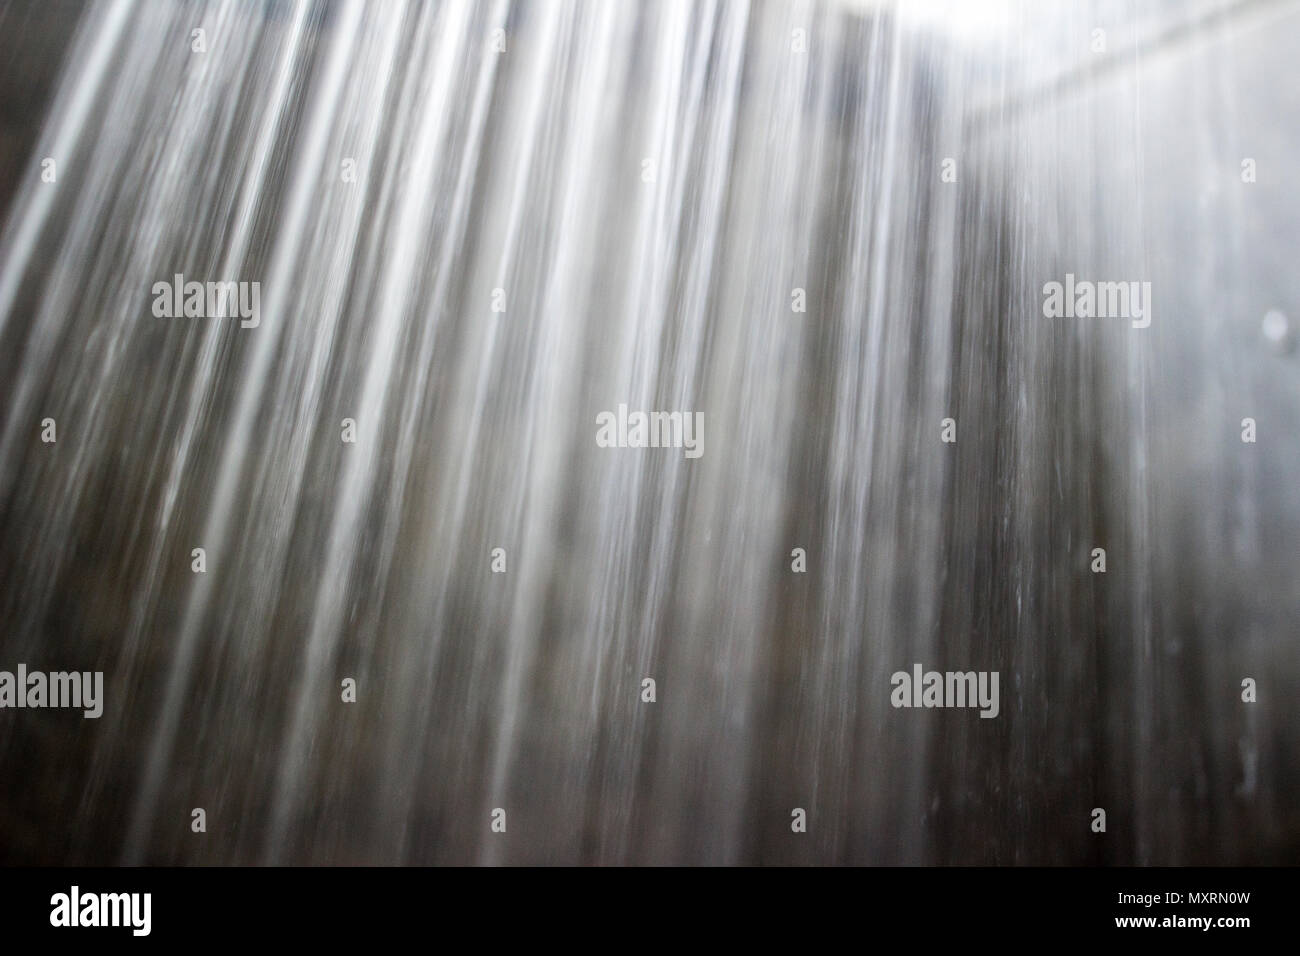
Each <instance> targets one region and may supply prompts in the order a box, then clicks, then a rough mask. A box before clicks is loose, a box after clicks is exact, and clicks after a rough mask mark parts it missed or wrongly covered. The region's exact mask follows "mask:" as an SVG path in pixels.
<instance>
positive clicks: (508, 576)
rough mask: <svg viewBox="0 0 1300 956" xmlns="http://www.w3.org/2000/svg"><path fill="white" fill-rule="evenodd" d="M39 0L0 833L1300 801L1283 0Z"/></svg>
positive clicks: (574, 833) (16, 283)
mask: <svg viewBox="0 0 1300 956" xmlns="http://www.w3.org/2000/svg"><path fill="white" fill-rule="evenodd" d="M34 6H35V4H34V2H21V0H19V2H15V3H12V4H10V5H9V6H8V7H6V8H5V9H4V11H3V12H2V13H0V22H4V23H6V24H7V25H8V26H9V27H10V29H9V30H8V31H5V33H6V35H7V37H8V38H9V39H7V40H6V39H0V50H5V51H7V52H8V53H13V54H14V55H15V56H16V55H17V51H19V50H22V49H25V48H27V45H28V44H29V43H30V42H34V41H33V39H32V38H34V37H45V36H48V35H50V34H58V33H60V32H62V34H63V35H64V37H65V38H66V42H67V48H66V53H64V55H63V56H62V59H61V60H60V59H58V58H57V57H56V58H54V59H53V60H52V61H51V62H49V63H47V64H46V69H47V70H49V71H50V77H49V79H47V80H45V81H42V80H41V78H40V76H39V70H38V69H35V68H34V67H33V64H31V63H30V62H28V63H25V64H24V67H23V73H22V77H21V78H17V77H16V76H15V75H14V74H13V73H12V72H10V73H7V74H4V83H5V84H6V90H11V89H12V88H13V87H14V86H15V84H17V83H19V82H20V79H21V81H22V82H26V83H28V84H29V85H30V88H31V89H33V90H37V89H39V88H41V87H40V84H41V83H42V82H45V83H46V84H47V85H48V88H49V89H50V91H51V92H50V96H49V98H48V100H47V101H46V102H44V103H43V104H40V105H37V104H33V107H34V108H33V109H32V114H31V116H30V117H27V118H24V117H23V116H21V115H20V113H19V111H17V110H7V112H9V113H10V118H11V121H10V122H8V123H7V124H6V130H7V132H6V134H5V135H6V140H7V141H6V144H5V147H6V149H7V150H9V151H10V152H14V151H17V150H19V149H21V150H22V155H23V161H24V164H25V165H24V166H22V167H20V169H21V172H20V174H19V178H18V179H16V180H15V181H14V182H13V184H12V185H11V186H8V187H7V188H8V189H9V195H10V199H9V204H8V216H7V221H6V225H5V230H4V233H3V238H2V239H0V257H2V258H0V323H2V324H0V422H2V424H3V431H2V432H0V615H2V618H0V620H2V621H3V623H2V625H0V627H3V631H2V632H0V668H3V669H9V670H12V669H13V668H14V667H15V666H16V665H17V664H18V663H19V662H25V663H27V665H28V666H29V667H30V668H41V669H46V670H61V669H67V670H82V671H87V670H102V671H104V673H105V688H106V690H105V709H104V714H103V717H102V718H100V719H99V720H97V721H96V720H83V719H82V718H81V716H80V715H79V714H76V713H71V712H68V711H57V710H23V711H18V710H3V711H0V779H2V780H3V781H4V783H3V790H0V858H3V859H5V860H6V861H11V862H54V863H68V862H75V863H100V862H122V861H126V862H203V863H232V862H302V863H361V862H370V863H398V862H402V863H447V862H458V863H459V862H485V863H495V862H510V863H518V862H599V863H624V862H637V863H643V862H644V863H730V862H741V863H755V862H763V863H778V862H779V863H845V862H853V863H932V862H943V863H1013V862H1014V863H1063V862H1072V863H1088V862H1092V863H1128V862H1138V863H1192V862H1216V863H1233V862H1288V861H1289V862H1294V860H1295V854H1296V850H1297V847H1300V819H1298V818H1297V804H1296V800H1295V787H1296V784H1297V778H1298V773H1297V771H1300V759H1298V757H1297V749H1296V747H1295V743H1296V739H1297V731H1298V730H1300V720H1297V717H1296V714H1295V705H1294V702H1295V700H1296V699H1297V691H1298V690H1300V666H1298V664H1297V660H1296V654H1295V651H1294V648H1295V643H1294V641H1295V624H1296V621H1297V619H1300V617H1298V612H1300V587H1298V586H1297V576H1296V560H1295V559H1296V548H1295V540H1296V533H1297V532H1298V531H1300V491H1297V487H1296V483H1295V474H1296V472H1297V466H1300V448H1297V442H1296V436H1297V434H1300V430H1298V426H1300V388H1298V386H1297V379H1296V368H1295V361H1296V359H1295V357H1294V355H1293V354H1292V353H1290V352H1288V351H1287V350H1286V347H1285V346H1286V344H1287V336H1289V335H1290V332H1289V331H1288V332H1286V333H1285V335H1283V336H1282V339H1283V341H1282V342H1281V343H1280V345H1279V344H1278V343H1276V342H1274V343H1273V346H1274V347H1270V344H1269V343H1270V341H1272V339H1276V338H1278V336H1277V335H1273V336H1272V339H1270V337H1269V336H1265V335H1263V334H1261V325H1260V323H1261V320H1262V317H1263V316H1264V314H1265V313H1266V312H1268V311H1269V310H1270V309H1272V310H1279V311H1280V312H1281V313H1283V314H1284V315H1285V314H1286V312H1287V309H1288V308H1289V309H1290V310H1291V314H1292V315H1300V288H1297V282H1298V276H1300V274H1297V273H1296V270H1295V269H1294V262H1293V261H1292V260H1293V259H1294V256H1293V255H1289V254H1288V253H1290V252H1292V251H1293V250H1294V249H1295V248H1297V246H1296V245H1294V244H1293V243H1292V242H1291V240H1293V239H1295V238H1296V232H1297V228H1296V225H1295V222H1296V221H1297V219H1296V216H1295V213H1296V212H1297V199H1296V194H1295V191H1294V185H1293V177H1292V173H1291V172H1290V170H1292V169H1293V168H1294V156H1295V152H1294V151H1291V152H1288V150H1294V149H1295V148H1300V142H1297V141H1296V138H1295V133H1294V132H1293V130H1294V129H1296V128H1297V127H1296V125H1295V122H1294V121H1295V120H1296V118H1297V117H1300V91H1292V90H1291V89H1290V88H1286V89H1277V85H1276V83H1275V82H1274V81H1278V80H1279V79H1280V78H1281V77H1283V76H1289V75H1290V71H1291V69H1292V64H1293V63H1294V60H1295V57H1296V55H1297V54H1298V53H1300V5H1297V4H1294V3H1287V2H1272V3H1265V2H1258V0H1247V2H1226V0H1224V2H1198V3H1193V4H1186V3H1153V4H1148V5H1135V4H1131V3H1126V2H1118V0H1114V2H1107V0H1091V2H1078V3H1064V2H1061V3H1055V2H1049V3H1040V2H1031V0H1025V2H1011V0H1008V2H1005V3H1003V2H987V3H981V4H977V3H975V2H974V0H972V2H970V3H969V4H965V5H963V4H958V5H956V6H955V7H951V8H947V9H945V8H943V7H942V6H941V5H939V4H937V3H934V2H917V3H914V4H907V3H903V4H899V5H897V6H892V5H883V4H879V3H867V2H864V0H857V2H854V3H842V2H841V3H812V2H798V0H792V2H788V3H786V2H782V3H777V2H757V3H752V4H747V3H741V2H727V0H718V2H710V0H693V2H670V0H654V2H647V3H631V2H603V0H589V2H567V0H515V2H507V0H481V2H469V0H464V2H462V0H444V2H414V0H412V2H401V0H392V2H384V3H378V2H372V3H364V2H359V0H330V2H326V0H301V2H291V0H282V2H281V0H274V2H272V0H267V2H251V0H248V2H237V0H211V2H184V3H182V2H164V0H141V2H126V0H101V2H96V3H94V4H90V5H88V6H87V7H86V8H85V10H84V12H81V11H78V12H77V15H76V16H66V17H64V18H62V19H60V18H57V17H56V18H52V19H49V20H47V21H45V22H43V23H34V22H33V21H32V17H33V16H34V14H33V13H32V11H33V9H34ZM74 28H75V33H74V32H73V30H74ZM1098 29H1101V30H1102V31H1103V37H1102V43H1101V48H1100V49H1098V48H1097V36H1096V33H1095V31H1096V30H1098ZM196 30H201V31H203V32H202V33H201V34H196V33H195V31H196ZM196 46H201V47H202V49H201V50H198V49H196ZM11 62H12V60H11ZM56 70H57V72H55V71H56ZM1284 86H1288V87H1293V86H1294V84H1289V81H1286V83H1285V84H1284ZM7 95H10V96H12V94H11V93H9V94H7ZM6 102H8V101H6ZM1287 124H1289V125H1290V130H1291V131H1290V132H1288V131H1287V129H1286V127H1287ZM24 137H26V138H25V139H24ZM15 144H18V145H15ZM1245 157H1252V158H1254V159H1256V160H1257V161H1258V169H1259V172H1258V179H1257V181H1255V182H1250V183H1247V182H1243V179H1242V166H1241V163H1242V160H1243V158H1245ZM47 158H51V159H53V160H54V167H53V169H54V170H55V171H56V175H55V178H54V181H53V182H47V181H44V180H43V178H42V172H43V171H44V170H45V168H46V167H45V166H43V164H42V161H43V160H45V159H47ZM946 160H952V161H953V162H952V163H951V164H947V163H946V162H945V161H946ZM1066 273H1071V274H1073V275H1077V276H1079V277H1081V278H1089V279H1096V280H1107V281H1127V280H1134V281H1136V280H1142V281H1149V282H1151V283H1152V289H1153V293H1152V323H1151V326H1150V327H1149V328H1145V329H1142V328H1135V327H1133V325H1132V324H1131V323H1130V322H1128V321H1127V320H1125V319H1122V318H1120V319H1115V318H1111V319H1082V318H1074V319H1049V318H1045V317H1044V315H1043V295H1042V288H1043V285H1044V283H1046V282H1049V281H1053V280H1058V281H1059V280H1062V279H1063V278H1064V276H1065V274H1066ZM177 274H181V275H183V276H184V277H185V278H186V279H187V280H197V281H201V282H202V281H232V282H250V283H251V282H257V283H259V284H260V286H259V287H260V310H259V311H260V314H259V316H258V321H257V322H256V324H255V326H252V327H244V326H245V325H249V323H241V321H240V319H239V318H210V317H209V318H198V317H191V318H184V317H173V318H167V317H159V316H158V315H156V314H155V310H154V303H155V293H154V291H153V290H154V285H155V283H157V282H160V281H161V282H167V283H170V282H171V281H172V277H173V276H174V275H177ZM801 307H802V309H801ZM1283 321H1285V322H1293V321H1294V320H1293V319H1291V320H1283ZM1276 328H1277V324H1276V320H1274V329H1273V331H1274V332H1276ZM1285 328H1289V326H1286V327H1285ZM619 405H626V406H627V407H628V408H630V409H632V410H645V411H649V410H663V411H672V410H679V411H691V412H699V413H701V414H702V415H703V433H702V440H703V441H702V448H703V454H702V456H701V457H699V458H695V459H692V458H688V457H687V456H685V455H684V454H683V453H682V451H681V450H679V449H664V448H646V449H636V448H601V447H598V445H597V443H596V430H597V429H596V423H597V416H598V415H600V414H601V413H602V412H605V411H614V410H616V409H617V408H618V406H619ZM1246 417H1252V418H1254V419H1256V420H1257V422H1258V429H1259V437H1258V440H1257V442H1256V443H1253V444H1248V443H1244V442H1242V441H1241V437H1240V433H1241V424H1240V423H1241V419H1243V418H1246ZM47 418H49V419H53V420H54V421H55V423H56V426H57V440H56V441H55V442H53V443H50V442H47V441H43V440H42V428H43V426H42V422H43V421H44V420H45V419H47ZM948 418H951V419H952V420H953V422H954V425H955V430H956V431H955V433H956V442H955V443H947V442H944V441H942V440H941V422H942V420H944V419H948ZM345 420H350V421H351V423H353V428H352V434H354V435H355V441H354V442H349V441H345V440H344V438H345V437H347V435H348V425H347V424H345ZM1098 547H1101V548H1105V549H1106V552H1107V570H1106V573H1104V574H1098V573H1094V572H1093V571H1092V570H1091V563H1092V561H1093V558H1092V550H1093V549H1094V548H1098ZM198 548H202V549H203V552H204V558H203V560H204V565H203V566H204V568H205V570H204V571H203V572H202V573H196V572H195V570H194V567H195V560H196V558H195V556H194V549H198ZM496 549H501V551H496ZM795 549H803V552H804V554H805V555H806V568H807V570H806V571H805V572H802V573H801V572H797V571H795V570H793V566H794V565H795V564H796V563H797V561H798V560H799V558H798V557H797V555H796V554H795V553H794V552H795ZM494 563H495V564H496V566H497V567H498V568H500V567H501V566H502V565H503V566H504V571H503V572H494V571H493V566H494ZM917 662H919V663H921V664H923V665H924V666H925V667H926V668H927V669H936V670H940V671H945V670H962V671H965V670H987V671H998V672H999V673H1000V675H1001V706H1000V712H999V714H998V716H997V717H996V718H995V719H987V720H986V719H980V718H979V717H978V715H977V713H976V712H974V711H970V710H925V709H920V710H916V709H896V708H894V707H893V706H891V702H890V690H891V685H890V675H891V674H893V673H894V672H896V671H900V670H903V671H910V670H911V668H912V665H913V664H914V663H917ZM1248 677H1249V678H1252V679H1254V680H1255V681H1257V682H1258V700H1257V702H1255V703H1245V702H1243V701H1242V699H1241V694H1242V688H1241V682H1242V680H1243V679H1244V678H1248ZM349 678H350V679H352V680H354V681H355V686H356V701H355V702H345V701H344V699H343V698H344V694H343V692H342V685H343V682H344V680H345V679H349ZM647 678H649V679H653V681H654V682H655V684H654V696H655V699H654V701H653V702H648V701H646V700H645V699H644V696H645V692H644V685H643V681H644V680H645V679H647ZM194 808H203V809H204V810H205V812H206V820H207V830H206V832H204V833H195V832H193V830H192V828H191V821H192V816H191V811H192V810H193V809H194ZM497 808H501V809H503V810H504V811H505V813H506V819H507V820H508V825H507V828H506V832H505V833H496V832H493V830H492V821H493V811H494V810H495V809H497ZM795 808H800V809H803V810H805V811H806V816H807V832H805V833H796V832H792V827H791V820H792V816H791V814H792V810H794V809H795ZM1093 808H1104V809H1105V810H1106V812H1107V815H1108V826H1107V831H1106V832H1105V833H1104V834H1103V833H1095V832H1093V831H1092V828H1091V826H1090V823H1091V821H1092V817H1091V813H1092V810H1093Z"/></svg>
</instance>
